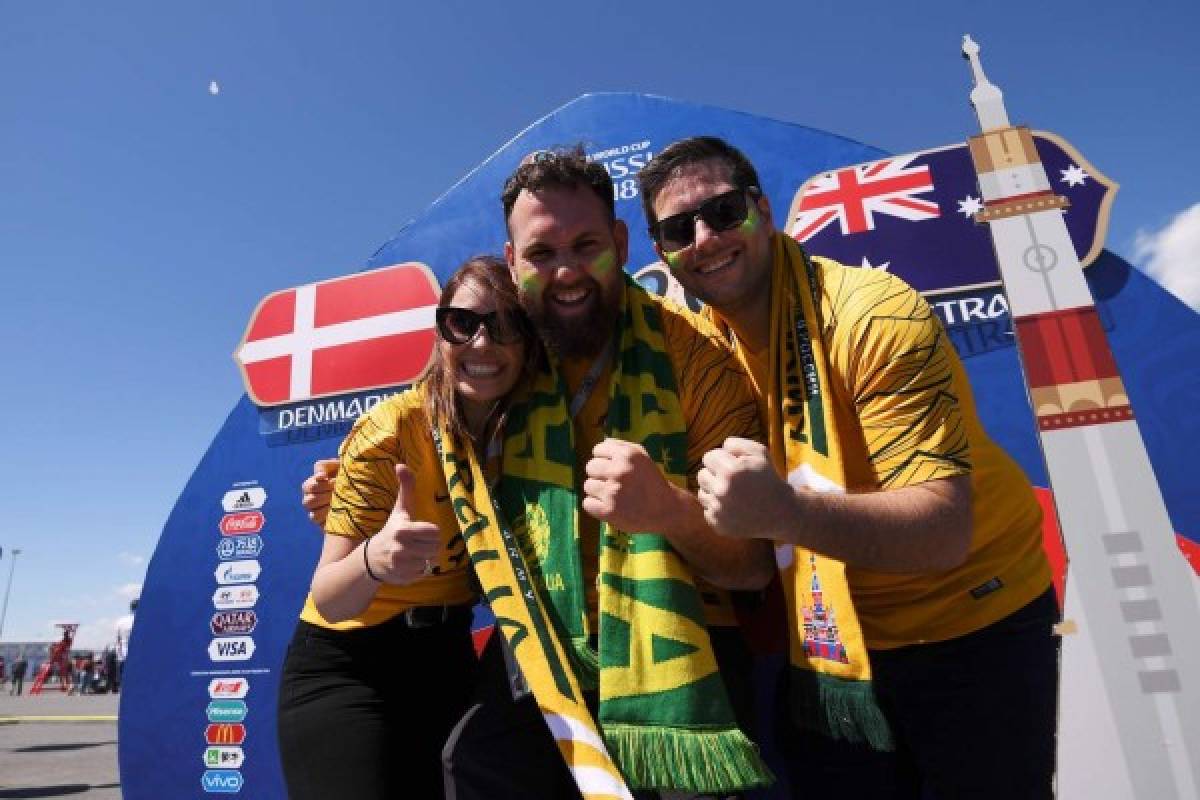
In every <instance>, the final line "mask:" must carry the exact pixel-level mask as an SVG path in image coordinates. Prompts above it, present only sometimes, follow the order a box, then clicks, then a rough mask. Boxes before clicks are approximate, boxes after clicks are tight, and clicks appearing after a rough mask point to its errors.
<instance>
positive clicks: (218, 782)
mask: <svg viewBox="0 0 1200 800" xmlns="http://www.w3.org/2000/svg"><path fill="white" fill-rule="evenodd" d="M200 785H201V786H203V787H204V791H206V792H221V793H224V794H233V793H235V792H240V791H241V790H242V773H240V772H238V771H237V770H235V769H206V770H204V774H203V775H201V776H200Z"/></svg>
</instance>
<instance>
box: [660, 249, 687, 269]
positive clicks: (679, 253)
mask: <svg viewBox="0 0 1200 800" xmlns="http://www.w3.org/2000/svg"><path fill="white" fill-rule="evenodd" d="M663 255H664V256H665V257H666V259H667V266H668V267H670V268H671V269H676V270H677V269H681V268H682V267H683V250H676V251H675V252H673V253H663Z"/></svg>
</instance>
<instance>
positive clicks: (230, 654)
mask: <svg viewBox="0 0 1200 800" xmlns="http://www.w3.org/2000/svg"><path fill="white" fill-rule="evenodd" d="M253 655H254V640H253V639H251V638H250V637H249V636H230V637H228V638H225V639H213V640H212V641H211V642H210V643H209V645H208V657H209V659H211V660H212V661H249V660H250V658H251V657H252V656H253Z"/></svg>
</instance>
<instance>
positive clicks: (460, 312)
mask: <svg viewBox="0 0 1200 800" xmlns="http://www.w3.org/2000/svg"><path fill="white" fill-rule="evenodd" d="M434 315H435V318H436V320H437V329H438V335H439V336H441V337H442V339H444V340H445V341H447V342H449V343H450V344H455V345H463V344H467V343H469V342H470V341H472V340H473V339H474V338H475V337H476V336H478V335H479V329H480V328H481V327H483V328H487V333H488V339H490V340H491V341H492V343H493V344H512V343H514V342H516V341H519V340H520V338H521V329H520V328H519V327H518V326H517V325H516V324H515V321H514V320H511V319H508V318H506V317H503V316H501V314H500V312H499V311H489V312H487V313H486V314H480V313H479V312H478V311H472V310H471V309H469V308H456V307H454V306H441V307H439V308H438V309H437V311H436V312H434Z"/></svg>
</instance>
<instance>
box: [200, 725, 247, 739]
mask: <svg viewBox="0 0 1200 800" xmlns="http://www.w3.org/2000/svg"><path fill="white" fill-rule="evenodd" d="M204 740H205V741H206V742H208V743H209V744H241V743H242V742H244V741H246V726H245V725H243V724H242V723H240V722H216V723H213V724H211V725H209V726H208V727H206V728H205V729H204Z"/></svg>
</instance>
